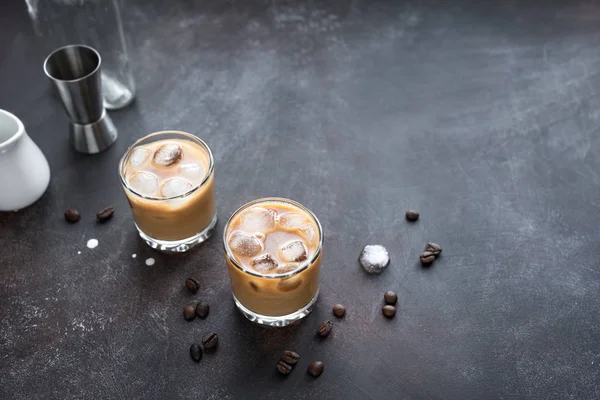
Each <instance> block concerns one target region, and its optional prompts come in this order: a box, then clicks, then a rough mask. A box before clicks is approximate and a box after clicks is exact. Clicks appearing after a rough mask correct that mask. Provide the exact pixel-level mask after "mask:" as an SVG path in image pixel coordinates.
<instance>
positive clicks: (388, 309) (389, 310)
mask: <svg viewBox="0 0 600 400" xmlns="http://www.w3.org/2000/svg"><path fill="white" fill-rule="evenodd" d="M381 311H382V312H383V315H385V316H386V317H387V318H394V315H396V307H394V306H390V305H389V304H388V305H385V306H383V309H382V310H381Z"/></svg>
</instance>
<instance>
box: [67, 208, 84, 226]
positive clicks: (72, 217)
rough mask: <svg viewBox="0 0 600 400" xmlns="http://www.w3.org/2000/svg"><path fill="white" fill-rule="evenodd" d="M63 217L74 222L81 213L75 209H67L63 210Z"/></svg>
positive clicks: (78, 218) (79, 217)
mask: <svg viewBox="0 0 600 400" xmlns="http://www.w3.org/2000/svg"><path fill="white" fill-rule="evenodd" d="M65 219H66V220H67V221H69V222H71V223H75V222H77V221H79V220H80V219H81V214H79V211H77V210H73V209H70V210H67V211H65Z"/></svg>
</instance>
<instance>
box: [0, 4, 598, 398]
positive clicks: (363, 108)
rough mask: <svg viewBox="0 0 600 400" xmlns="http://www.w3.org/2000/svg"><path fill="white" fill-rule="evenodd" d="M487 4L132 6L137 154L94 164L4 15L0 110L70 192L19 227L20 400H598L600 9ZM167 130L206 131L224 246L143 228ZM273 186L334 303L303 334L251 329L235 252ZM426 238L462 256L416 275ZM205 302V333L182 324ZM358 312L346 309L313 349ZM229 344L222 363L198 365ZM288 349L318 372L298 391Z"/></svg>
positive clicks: (10, 377) (7, 301)
mask: <svg viewBox="0 0 600 400" xmlns="http://www.w3.org/2000/svg"><path fill="white" fill-rule="evenodd" d="M162 3H164V4H162ZM446 3H452V4H446ZM490 3H491V2H475V1H472V2H467V1H453V2H442V1H439V2H434V1H427V2H418V3H417V2H404V3H401V4H400V3H399V2H392V1H389V2H385V1H364V2H363V1H340V0H336V1H327V2H325V1H323V2H315V1H307V2H303V1H298V2H283V1H272V2H267V1H262V2H259V1H249V2H247V1H235V2H234V1H231V2H230V1H228V2H224V1H216V0H215V1H198V2H192V1H183V0H181V1H169V2H160V1H152V2H147V1H142V0H137V1H130V2H128V4H127V6H126V8H125V10H124V15H125V17H126V19H127V26H126V28H127V29H128V31H129V32H131V37H132V41H133V42H134V47H133V50H132V54H131V56H132V58H133V60H134V62H135V64H136V66H137V67H136V78H137V83H138V86H139V91H138V97H137V101H136V103H135V105H134V106H133V107H131V108H129V109H126V110H123V111H120V112H116V113H113V114H112V115H113V118H114V121H115V123H116V124H117V126H118V127H119V129H120V138H119V140H118V142H117V143H116V144H115V145H114V146H113V147H112V148H111V149H109V150H108V151H107V152H106V153H103V154H100V155H97V156H83V155H78V154H75V153H74V152H73V151H71V149H70V148H69V147H68V144H67V141H66V138H67V132H66V120H65V114H64V112H63V111H62V109H61V107H60V105H59V104H58V103H57V102H56V101H55V100H54V99H53V98H52V97H51V95H50V94H49V91H48V84H47V82H46V80H45V77H44V76H43V73H42V69H41V61H42V56H43V55H42V54H41V53H40V52H39V51H38V50H39V49H38V47H37V45H36V43H35V40H34V37H33V36H32V32H31V28H30V25H29V22H28V19H27V15H26V12H25V7H24V4H22V2H19V1H16V0H12V1H9V2H2V6H0V35H1V36H0V107H1V108H5V109H8V110H11V111H13V112H14V113H16V114H17V115H18V116H19V117H20V118H21V119H22V120H23V122H24V123H25V126H26V128H27V130H28V132H29V134H30V136H31V137H32V138H33V139H34V140H35V141H36V142H37V143H38V144H39V146H40V147H41V149H42V150H43V151H44V153H45V154H46V156H47V158H48V160H49V162H50V166H51V169H52V180H51V183H50V187H49V189H48V191H47V193H46V194H45V195H44V196H43V198H42V199H41V200H40V201H39V202H38V203H36V204H35V205H33V206H32V207H29V208H27V209H25V210H22V211H19V212H16V213H5V214H0V282H1V286H0V288H1V292H0V398H1V399H24V398H27V399H50V398H56V399H64V398H90V399H91V398H119V399H138V398H140V399H141V398H143V399H175V398H181V399H185V398H189V399H192V398H193V399H242V398H258V397H259V396H261V397H262V398H293V399H313V398H318V399H325V398H327V399H340V398H344V399H368V398H373V399H380V398H381V399H383V398H385V399H404V398H406V399H471V398H504V399H514V398H535V399H597V398H599V397H600V261H599V260H600V255H599V253H598V250H599V248H600V243H599V241H600V240H599V239H600V233H599V226H600V190H599V186H598V185H599V183H600V155H599V151H600V139H599V132H600V129H599V126H600V97H599V96H598V94H599V93H600V75H599V74H598V70H599V67H600V6H599V5H598V3H597V2H593V1H571V2H567V1H565V2H563V3H559V2H555V3H552V2H541V1H539V2H519V1H498V2H493V3H494V4H496V5H495V6H493V7H492V6H490V5H489V4H490ZM481 4H488V5H487V6H483V5H481ZM164 128H178V129H181V130H186V131H189V132H192V133H195V134H197V135H199V136H200V137H202V138H203V139H205V140H206V141H207V142H208V144H209V145H210V146H211V147H212V149H213V152H214V155H215V159H216V165H217V168H216V177H217V181H216V182H217V183H216V186H217V201H218V212H219V215H220V218H221V219H220V222H219V225H218V229H217V233H216V235H215V236H214V237H213V238H212V239H211V240H210V241H209V242H208V243H207V244H206V245H204V246H203V247H202V248H199V249H197V250H195V251H193V252H191V253H189V254H186V255H183V256H179V257H175V256H166V255H161V254H157V253H155V252H154V251H152V250H151V249H149V248H148V247H146V245H145V244H144V243H142V242H141V240H140V239H139V238H138V237H137V235H136V232H135V229H134V226H133V223H132V219H131V216H130V213H129V210H128V207H127V202H126V200H125V197H124V195H123V193H122V191H121V188H120V186H119V180H118V177H117V171H116V170H117V162H118V160H119V158H120V156H121V155H122V154H123V152H124V151H125V149H126V148H127V146H128V145H129V144H130V143H131V142H133V140H134V139H136V138H138V137H141V136H142V135H144V134H146V133H149V132H152V131H157V130H161V129H164ZM271 195H280V196H285V197H290V198H292V199H295V200H297V201H299V202H301V203H302V204H304V205H306V206H307V207H309V208H310V209H311V210H313V211H314V212H315V213H316V214H317V216H318V217H319V218H320V220H321V223H322V224H323V227H324V230H325V233H326V240H325V253H324V254H325V257H324V259H323V263H324V264H323V265H324V268H323V273H322V279H321V282H322V283H321V288H322V290H321V297H320V299H319V302H318V307H317V309H316V311H315V312H314V313H313V314H312V315H310V316H309V317H308V318H306V320H305V321H303V322H302V323H300V324H299V325H298V326H294V327H288V328H284V329H265V328H261V327H258V326H255V325H253V324H252V323H250V322H248V321H246V320H245V319H244V317H243V316H242V315H241V314H240V313H238V312H236V310H235V308H234V304H233V301H232V299H231V296H230V289H229V281H228V277H227V272H226V268H225V263H224V260H223V256H222V244H221V240H220V235H221V233H222V229H223V225H224V220H225V219H226V218H227V217H228V216H229V215H230V214H231V213H232V212H233V211H234V210H235V209H236V208H237V207H238V206H239V205H241V204H242V203H245V202H247V201H250V200H253V199H255V198H258V197H263V196H271ZM106 205H114V206H115V207H116V212H115V215H114V217H113V219H112V220H111V221H109V222H108V223H106V224H97V223H96V221H95V213H96V212H97V211H98V210H99V209H100V208H102V207H104V206H106ZM67 208H77V209H79V210H80V211H81V214H82V219H81V221H80V222H79V223H77V224H75V225H69V224H67V223H66V222H65V220H64V217H63V212H64V211H65V210H66V209H67ZM413 208H414V209H417V210H419V211H420V212H421V218H420V220H419V221H418V222H417V223H416V224H409V223H407V222H406V221H405V220H404V212H405V211H406V210H407V209H413ZM89 238H97V239H98V240H99V242H100V245H99V246H98V247H97V248H96V249H94V250H89V249H87V248H86V246H85V243H86V241H87V240H88V239H89ZM428 241H435V242H437V243H440V244H441V245H442V246H443V248H444V251H443V254H442V256H441V258H440V259H438V260H437V261H436V263H435V264H434V266H433V267H431V268H430V269H422V268H421V266H420V265H419V262H418V256H419V253H420V252H421V251H422V249H423V247H424V246H425V244H426V243H427V242H428ZM368 243H380V244H383V245H385V246H387V248H388V250H389V251H390V256H391V259H392V261H391V265H390V267H389V268H388V269H387V270H386V271H385V272H384V273H383V274H381V275H379V276H367V275H366V274H365V272H364V271H363V270H362V268H361V267H360V266H359V265H358V263H357V260H356V259H357V257H358V254H359V252H360V250H361V249H362V247H363V246H364V245H365V244H368ZM78 251H81V254H78ZM132 253H136V254H137V258H136V259H132V257H131V255H132ZM147 257H154V258H156V260H157V262H156V264H155V265H153V266H152V267H148V266H146V265H145V264H144V260H145V259H146V258H147ZM188 276H192V277H196V278H197V279H199V280H200V282H201V289H200V291H199V293H198V294H197V295H192V294H190V293H189V292H188V291H187V290H186V288H185V286H184V281H185V279H186V278H187V277H188ZM386 290H394V291H396V292H397V293H398V296H399V300H398V305H397V307H398V314H397V315H396V317H395V318H394V319H393V320H387V319H385V318H384V317H383V316H382V315H381V307H382V303H383V299H382V297H383V293H384V292H385V291H386ZM199 299H206V300H208V301H209V302H210V304H211V313H210V316H209V317H208V318H207V319H206V320H195V321H193V322H186V321H184V319H183V318H182V316H181V310H182V308H183V306H184V305H186V304H195V302H197V301H198V300H199ZM338 302H340V303H343V304H344V305H345V306H346V308H347V313H346V316H345V317H344V319H334V325H335V326H334V328H333V331H332V333H331V335H330V336H329V337H328V338H327V339H326V340H316V338H315V329H316V327H317V326H318V324H319V323H320V322H321V321H323V320H324V319H330V318H331V317H332V316H331V307H332V305H333V304H335V303H338ZM210 331H215V332H217V333H218V335H219V348H218V350H217V351H216V352H215V353H211V354H209V353H207V354H205V356H204V357H203V359H202V361H201V362H200V363H199V364H196V363H194V362H193V361H192V360H191V358H190V355H189V348H190V344H191V343H193V342H199V341H200V340H201V338H202V336H203V335H204V334H206V333H208V332H210ZM285 349H292V350H295V351H297V352H298V353H299V354H300V356H301V358H300V361H299V363H298V364H297V365H296V367H295V369H294V371H293V372H292V373H291V374H290V376H288V377H287V378H284V377H281V376H279V375H278V373H277V372H276V370H275V365H276V363H277V361H278V359H279V357H280V355H281V353H282V351H283V350H285ZM314 360H322V361H323V362H324V363H325V372H324V373H323V375H322V376H321V377H320V378H318V379H316V380H315V379H313V378H311V377H310V376H308V375H307V374H306V368H307V366H308V364H309V363H310V362H311V361H314Z"/></svg>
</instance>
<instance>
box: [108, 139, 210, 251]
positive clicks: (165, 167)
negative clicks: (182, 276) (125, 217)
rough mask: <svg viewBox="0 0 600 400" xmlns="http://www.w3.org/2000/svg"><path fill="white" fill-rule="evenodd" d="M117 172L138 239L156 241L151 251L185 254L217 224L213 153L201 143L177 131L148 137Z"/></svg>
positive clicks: (133, 149) (138, 145) (125, 159)
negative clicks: (138, 232) (153, 249)
mask: <svg viewBox="0 0 600 400" xmlns="http://www.w3.org/2000/svg"><path fill="white" fill-rule="evenodd" d="M165 136H166V137H165ZM148 139H154V140H148ZM120 172H121V180H122V183H123V186H124V188H125V194H126V195H127V198H128V200H129V204H130V205H131V210H132V213H133V218H134V220H135V223H136V225H137V227H138V230H139V231H140V235H141V236H142V237H143V238H144V239H145V240H146V241H147V242H148V241H154V242H155V243H148V244H150V245H151V246H152V247H155V246H154V245H153V244H156V245H157V247H158V248H160V249H162V250H173V251H185V250H187V249H188V248H189V247H191V246H192V245H194V244H197V243H200V242H201V241H203V240H206V238H207V237H208V236H207V234H208V235H210V232H207V229H208V230H210V229H212V228H213V227H214V224H215V223H216V207H215V195H214V174H213V165H212V155H211V153H210V150H209V149H208V147H207V146H206V145H205V144H204V142H202V141H201V140H200V139H198V138H196V137H195V136H193V135H190V134H185V133H179V132H165V133H159V134H152V135H149V136H147V137H146V138H143V139H141V140H140V141H138V142H137V143H136V144H135V145H134V146H133V147H132V148H131V149H130V150H129V151H128V153H127V154H126V155H125V156H124V157H123V160H122V162H121V171H120ZM159 242H170V243H159ZM178 246H179V247H178ZM177 247H178V248H179V249H176V248H177ZM186 247H187V248H186Z"/></svg>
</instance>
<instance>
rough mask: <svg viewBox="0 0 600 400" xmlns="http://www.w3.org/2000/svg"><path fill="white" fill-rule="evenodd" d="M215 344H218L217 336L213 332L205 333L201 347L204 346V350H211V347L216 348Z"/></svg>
mask: <svg viewBox="0 0 600 400" xmlns="http://www.w3.org/2000/svg"><path fill="white" fill-rule="evenodd" d="M217 344H219V336H217V334H216V333H214V332H212V333H207V334H206V335H204V337H203V338H202V346H204V348H205V349H212V348H213V347H216V346H217Z"/></svg>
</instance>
